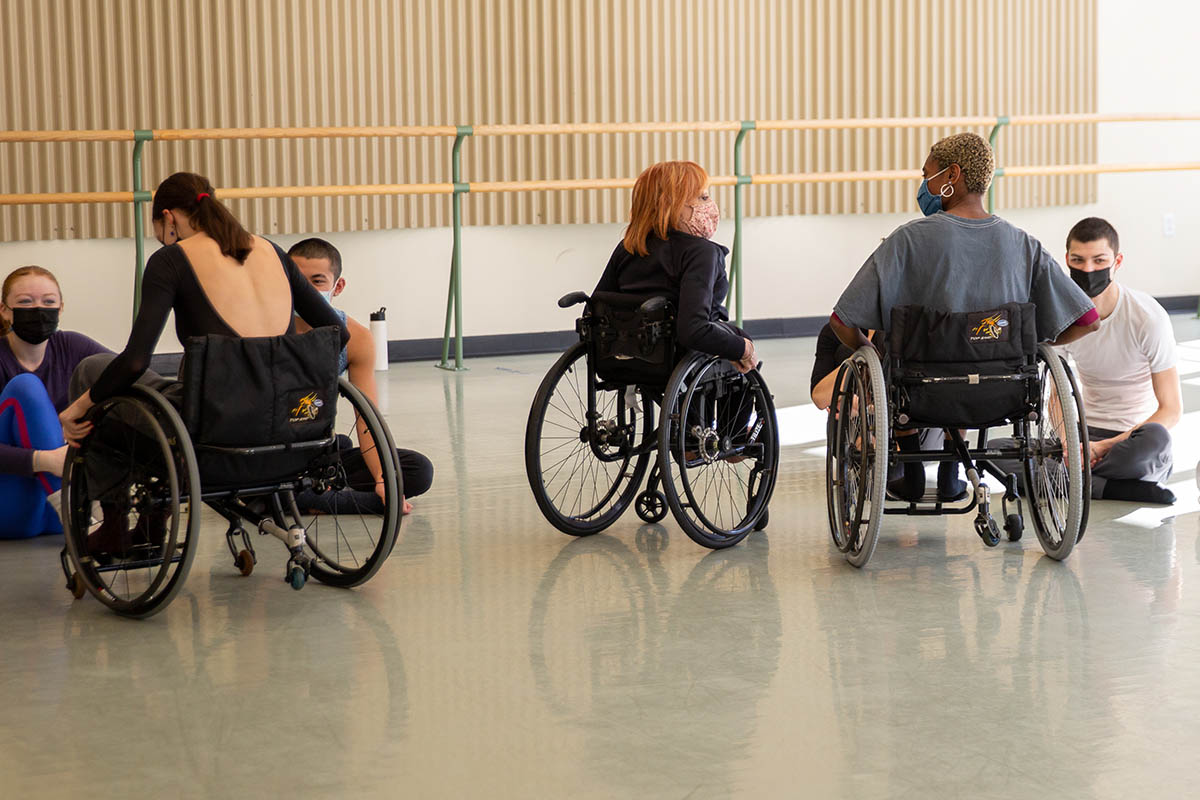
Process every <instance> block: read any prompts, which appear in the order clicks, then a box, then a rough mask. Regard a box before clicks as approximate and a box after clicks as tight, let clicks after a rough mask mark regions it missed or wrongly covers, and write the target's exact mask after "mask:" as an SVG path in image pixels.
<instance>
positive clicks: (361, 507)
mask: <svg viewBox="0 0 1200 800" xmlns="http://www.w3.org/2000/svg"><path fill="white" fill-rule="evenodd" d="M337 444H338V450H340V451H341V454H342V464H343V465H345V468H346V477H347V478H348V479H349V483H350V485H349V487H348V488H346V489H342V490H341V491H337V492H324V493H322V494H317V493H316V492H313V491H311V490H306V491H303V492H300V493H298V494H297V495H296V505H297V506H298V507H299V508H300V510H301V511H302V512H305V513H310V514H311V513H314V512H319V513H322V514H358V513H363V514H382V513H383V511H384V508H383V501H382V500H380V499H379V495H377V494H375V476H374V475H372V474H371V471H370V469H368V468H367V464H366V462H365V461H364V460H363V457H362V451H361V450H359V449H358V448H357V447H355V446H354V442H353V441H351V439H350V437H348V436H343V435H342V434H338V437H337ZM396 457H397V459H398V460H399V461H400V477H401V479H402V480H403V482H404V496H405V497H408V498H412V497H417V496H418V495H422V494H424V493H425V492H427V491H429V487H430V486H431V485H432V484H433V463H432V462H431V461H430V460H429V459H428V458H426V457H425V456H423V455H421V454H420V453H418V452H416V451H415V450H402V449H400V448H396Z"/></svg>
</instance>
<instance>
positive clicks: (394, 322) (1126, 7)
mask: <svg viewBox="0 0 1200 800" xmlns="http://www.w3.org/2000/svg"><path fill="white" fill-rule="evenodd" d="M1099 11H1100V14H1099V20H1098V33H1097V35H1098V37H1099V42H1100V48H1099V51H1100V54H1101V57H1100V63H1099V75H1098V86H1099V98H1098V104H1099V109H1098V110H1100V111H1102V112H1121V111H1188V112H1200V94H1197V92H1196V91H1195V90H1194V88H1193V84H1194V80H1195V76H1196V75H1198V74H1200V47H1198V46H1197V41H1196V31H1197V30H1200V3H1195V2H1194V1H1193V0H1146V1H1144V2H1139V3H1132V2H1128V0H1100V3H1099ZM998 111H1003V109H998ZM1001 136H1002V137H1003V133H1001ZM1002 143H1003V140H1002V139H1001V144H1002ZM1098 158H1099V160H1100V161H1101V162H1125V161H1193V162H1194V161H1200V123H1179V122H1164V123H1148V124H1108V125H1102V126H1100V134H1099V155H1098ZM1001 180H1003V179H1001ZM912 188H913V193H914V195H915V192H916V185H915V183H914V185H913V187H912ZM915 205H916V204H915V200H914V213H915ZM726 211H732V209H726ZM1001 213H1002V214H1003V215H1004V216H1005V217H1006V218H1008V219H1009V220H1011V221H1012V222H1013V223H1015V224H1017V225H1019V226H1021V227H1023V228H1025V229H1026V230H1028V231H1030V232H1031V233H1032V234H1033V235H1035V236H1037V237H1038V238H1039V239H1041V240H1042V241H1043V242H1044V243H1045V245H1046V246H1047V248H1048V249H1049V250H1050V252H1051V253H1054V254H1056V255H1058V254H1061V253H1062V251H1063V243H1062V240H1063V238H1064V236H1065V234H1066V231H1067V230H1068V229H1069V228H1070V226H1071V225H1072V224H1073V223H1074V222H1075V221H1077V220H1078V219H1079V218H1081V217H1083V216H1088V215H1092V214H1095V215H1100V216H1104V217H1107V218H1108V219H1109V220H1110V221H1111V222H1112V223H1113V224H1114V225H1115V226H1116V227H1117V229H1118V231H1119V232H1120V233H1121V237H1122V249H1123V250H1124V252H1125V254H1126V267H1125V269H1124V270H1123V272H1122V275H1121V279H1122V280H1123V281H1124V282H1126V283H1128V284H1130V285H1132V286H1136V287H1138V288H1142V289H1145V290H1147V291H1150V292H1152V293H1154V294H1156V295H1160V296H1161V295H1181V294H1196V293H1200V172H1195V171H1193V172H1176V173H1143V174H1129V175H1104V176H1101V177H1100V178H1099V194H1098V202H1097V203H1096V204H1095V205H1089V206H1076V207H1066V208H1049V209H1044V210H1016V211H1012V212H1004V211H1003V209H1001ZM1166 213H1172V214H1174V216H1175V235H1174V236H1173V237H1167V236H1165V235H1164V233H1163V215H1164V214H1166ZM908 218H909V217H907V216H905V215H859V216H806V217H777V218H764V219H753V220H749V221H748V222H747V225H746V254H745V261H744V263H745V272H746V299H745V306H744V311H745V316H746V317H747V318H749V319H755V318H765V317H796V316H818V315H824V314H827V313H828V312H829V310H830V308H832V306H833V303H834V301H835V300H836V298H837V296H838V294H839V293H840V291H841V289H842V287H843V286H844V285H845V284H846V282H847V281H848V280H849V277H850V275H851V274H852V273H853V271H854V270H855V269H857V267H858V266H859V265H860V264H861V263H862V261H863V260H864V258H866V256H867V255H868V254H869V253H870V251H871V250H872V249H873V248H874V246H875V244H876V243H877V242H878V241H879V239H880V238H881V237H883V236H886V235H887V234H888V233H889V232H890V231H891V230H892V229H893V228H895V227H896V226H897V225H898V224H900V223H901V222H903V221H904V220H905V219H908ZM620 232H621V229H620V226H616V225H581V226H522V227H510V228H497V227H480V228H468V229H466V230H465V231H464V236H463V248H464V257H465V268H464V309H463V314H464V332H465V333H466V334H467V335H477V334H489V333H517V332H526V331H545V330H564V329H568V328H570V327H571V325H572V322H573V320H574V317H575V312H574V311H562V310H560V309H559V308H558V307H557V306H556V305H555V303H554V301H555V300H556V299H557V298H558V297H559V296H560V295H562V294H565V293H566V292H568V291H571V290H574V289H589V288H591V286H592V285H593V284H594V283H595V280H596V278H597V277H598V276H599V274H600V271H601V270H602V269H603V267H604V264H605V261H606V260H607V258H608V256H609V254H610V253H611V251H612V249H613V247H614V246H615V245H616V243H617V241H618V240H619V238H620ZM732 237H733V228H732V225H731V224H730V223H728V222H726V223H723V224H722V225H721V228H720V230H719V231H718V233H717V236H716V239H717V240H718V241H721V242H723V243H725V244H727V245H728V244H730V243H731V240H732ZM299 238H301V237H298V236H292V237H280V238H279V239H278V243H279V244H280V245H281V246H283V247H285V248H286V247H287V246H288V245H289V244H291V243H292V242H294V241H296V240H297V239H299ZM328 238H329V239H331V240H332V241H333V242H334V243H335V244H336V245H337V246H338V247H339V248H340V249H341V251H342V254H343V257H344V261H345V266H346V277H347V283H348V285H347V289H346V292H345V293H344V294H343V295H342V297H341V298H340V299H339V301H338V303H337V304H338V305H339V306H340V307H342V308H344V309H346V310H347V311H349V312H350V313H351V314H352V315H353V316H355V317H359V318H362V319H365V318H366V315H367V314H368V313H369V312H370V311H372V310H374V309H377V308H378V307H380V306H387V308H388V319H389V335H390V338H392V339H417V338H429V337H436V336H440V335H441V333H442V326H443V322H444V313H445V305H446V290H447V279H448V275H449V264H450V249H451V237H450V231H449V230H448V229H422V230H397V231H376V232H370V233H351V234H333V235H330V236H329V237H328ZM156 246H157V243H156V242H153V241H150V242H148V243H147V248H148V252H152V249H153V248H154V247H156ZM27 263H37V264H41V265H42V266H45V267H48V268H50V269H52V270H54V271H55V272H56V273H57V274H58V276H59V278H60V280H61V281H62V283H63V290H64V293H65V296H66V301H67V310H66V312H65V315H64V324H65V325H66V326H68V327H71V328H74V329H77V330H82V331H85V332H88V333H90V334H91V335H93V336H94V337H95V338H97V339H99V340H100V341H102V342H104V343H105V344H108V345H109V346H111V347H120V346H121V345H122V344H123V342H124V339H125V336H126V335H127V333H128V326H129V309H130V307H131V303H132V279H131V269H132V263H133V245H132V243H131V242H129V241H109V240H100V241H62V242H23V243H12V244H0V273H7V271H8V270H9V269H11V268H14V267H17V266H20V265H22V264H27ZM159 349H160V351H163V352H170V351H178V350H179V349H180V348H179V345H178V343H177V342H176V341H175V340H174V337H173V335H170V334H168V335H167V336H165V337H164V339H163V342H162V343H161V345H160V348H159Z"/></svg>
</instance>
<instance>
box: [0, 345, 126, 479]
mask: <svg viewBox="0 0 1200 800" xmlns="http://www.w3.org/2000/svg"><path fill="white" fill-rule="evenodd" d="M111 352H112V351H111V350H109V349H108V348H107V347H105V346H104V345H102V344H100V343H99V342H97V341H95V340H93V339H90V338H88V337H87V336H84V335H83V334H82V333H75V332H74V331H55V332H54V333H52V334H51V335H50V338H49V339H48V340H46V355H45V357H44V358H43V359H42V363H41V364H40V365H39V366H38V368H37V369H35V370H34V371H33V374H34V375H35V376H36V377H37V378H38V379H39V380H40V381H41V382H42V383H43V384H44V385H45V387H46V393H47V394H49V395H50V402H51V403H53V404H54V408H55V409H56V410H58V411H62V410H63V409H65V408H66V407H67V406H68V405H70V404H71V398H70V397H69V396H68V390H69V387H70V385H71V373H73V372H74V371H75V367H76V366H77V365H78V364H79V362H80V361H82V360H83V359H85V358H87V357H88V356H91V355H95V354H96V353H111ZM26 372H29V370H27V369H25V368H24V367H23V366H21V362H19V361H17V357H16V356H15V355H14V354H13V351H12V348H11V347H9V345H8V337H0V391H3V390H4V387H5V386H7V385H8V382H9V381H11V380H12V379H13V378H15V377H17V376H18V375H23V374H24V373H26ZM0 474H8V475H13V474H16V475H26V476H28V475H32V474H33V451H32V450H26V449H25V448H23V447H13V446H12V445H6V444H0Z"/></svg>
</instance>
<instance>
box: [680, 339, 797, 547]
mask: <svg viewBox="0 0 1200 800" xmlns="http://www.w3.org/2000/svg"><path fill="white" fill-rule="evenodd" d="M727 369H730V370H731V368H730V367H729V365H728V364H727V362H725V360H724V359H722V358H719V357H717V356H709V355H705V354H703V353H694V354H692V355H691V356H689V357H687V358H685V359H684V360H683V361H682V362H680V364H679V365H678V366H677V367H676V368H675V371H674V372H672V373H671V379H670V381H669V382H668V383H667V389H666V392H665V393H664V394H663V412H662V420H661V422H660V425H659V429H658V437H659V438H658V451H659V464H660V466H661V469H662V486H663V492H664V493H665V494H666V496H667V505H668V506H670V508H671V513H672V514H674V516H675V520H676V521H677V522H678V523H679V526H680V527H681V528H683V531H684V533H686V534H687V535H688V536H689V537H690V538H691V539H692V541H694V542H696V543H697V544H699V545H702V546H703V547H708V548H711V549H713V550H719V549H721V548H725V547H731V546H733V545H735V544H737V543H738V542H740V541H741V540H742V539H744V538H745V537H746V536H747V535H748V534H749V533H750V532H751V531H752V530H754V527H755V525H757V524H758V522H759V520H760V519H761V518H762V515H763V514H764V513H766V510H767V504H768V503H769V502H770V500H771V494H772V492H774V490H775V479H776V477H777V476H778V474H779V428H778V423H777V420H776V417H775V404H774V401H773V399H772V398H771V392H770V390H769V389H768V388H767V384H766V382H765V381H764V380H763V378H762V375H760V374H759V372H758V370H757V369H754V370H750V371H749V372H747V373H746V374H745V375H739V374H737V373H733V372H730V373H726V372H725V370H727ZM730 387H736V389H733V390H732V391H731V388H730ZM735 396H736V398H737V399H734V398H735ZM747 399H748V402H747ZM726 402H728V405H726V404H725V403H726ZM734 403H736V404H737V405H736V407H735V406H734V405H733V404H734ZM742 426H745V427H742ZM739 448H741V449H740V450H739Z"/></svg>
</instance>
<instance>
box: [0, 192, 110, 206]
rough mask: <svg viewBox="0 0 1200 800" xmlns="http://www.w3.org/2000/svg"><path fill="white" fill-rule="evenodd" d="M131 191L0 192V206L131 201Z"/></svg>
mask: <svg viewBox="0 0 1200 800" xmlns="http://www.w3.org/2000/svg"><path fill="white" fill-rule="evenodd" d="M132 202H133V192H38V193H36V194H0V206H25V205H30V206H50V205H69V204H77V203H83V204H86V203H132Z"/></svg>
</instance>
